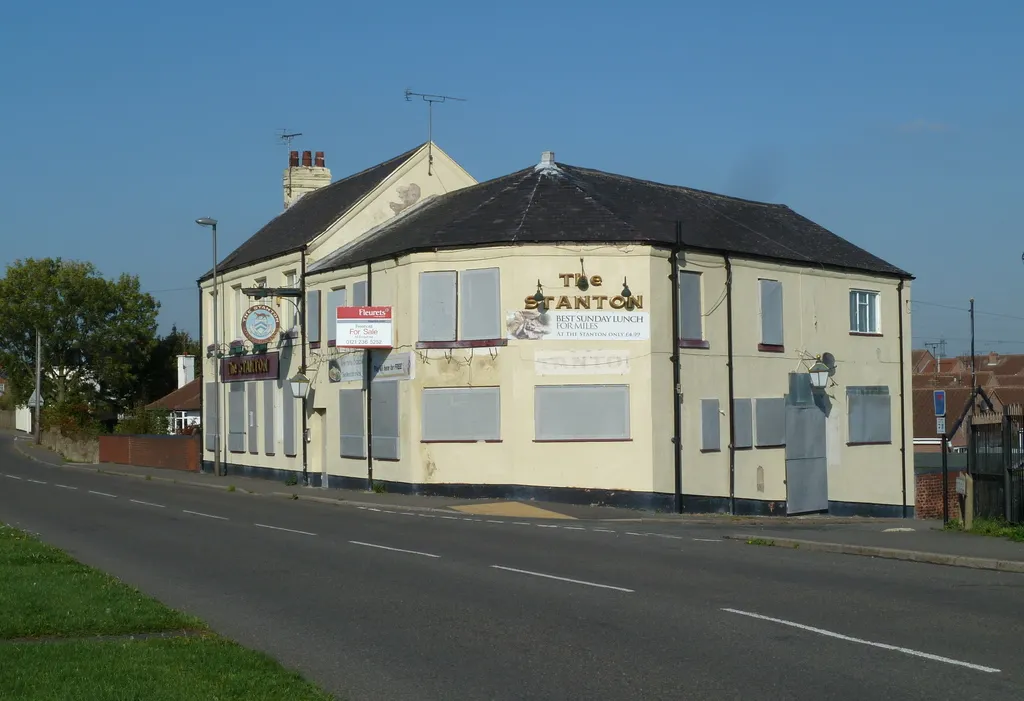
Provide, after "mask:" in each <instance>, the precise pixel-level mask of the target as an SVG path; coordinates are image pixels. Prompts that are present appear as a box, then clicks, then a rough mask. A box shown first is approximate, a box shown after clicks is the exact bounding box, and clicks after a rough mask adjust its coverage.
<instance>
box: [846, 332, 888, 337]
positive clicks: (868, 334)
mask: <svg viewBox="0 0 1024 701" xmlns="http://www.w3.org/2000/svg"><path fill="white" fill-rule="evenodd" d="M850 335H851V336H868V337H871V338H881V336H882V334H880V333H878V332H877V331H851V332H850Z"/></svg>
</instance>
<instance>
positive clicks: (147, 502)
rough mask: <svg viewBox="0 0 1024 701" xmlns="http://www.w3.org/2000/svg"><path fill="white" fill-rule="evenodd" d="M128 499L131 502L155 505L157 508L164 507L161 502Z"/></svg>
mask: <svg viewBox="0 0 1024 701" xmlns="http://www.w3.org/2000/svg"><path fill="white" fill-rule="evenodd" d="M128 501H130V502H132V503H133V504H142V505H143V506H155V507H156V508H158V509H163V508H166V507H165V506H164V505H163V504H154V503H152V502H149V501H139V500H138V499H129V500H128Z"/></svg>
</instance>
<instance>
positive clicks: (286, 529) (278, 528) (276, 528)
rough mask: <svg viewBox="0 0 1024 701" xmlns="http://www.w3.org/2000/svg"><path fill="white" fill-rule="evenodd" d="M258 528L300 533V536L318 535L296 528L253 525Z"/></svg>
mask: <svg viewBox="0 0 1024 701" xmlns="http://www.w3.org/2000/svg"><path fill="white" fill-rule="evenodd" d="M252 525H254V526H257V527H258V528H269V529H271V530H274V531H287V532H288V533H298V534H299V535H316V533H310V532H309V531H297V530H295V529H294V528H281V527H280V526H268V525H267V524H265V523H254V524H252Z"/></svg>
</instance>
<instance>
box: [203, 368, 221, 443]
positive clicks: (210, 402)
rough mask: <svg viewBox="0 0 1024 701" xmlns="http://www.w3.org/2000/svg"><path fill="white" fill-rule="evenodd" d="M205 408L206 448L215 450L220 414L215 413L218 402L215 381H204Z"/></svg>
mask: <svg viewBox="0 0 1024 701" xmlns="http://www.w3.org/2000/svg"><path fill="white" fill-rule="evenodd" d="M203 402H204V403H205V404H204V406H205V408H206V419H205V421H204V423H205V424H206V425H205V426H203V429H204V433H205V434H206V449H207V450H217V432H218V431H220V415H219V414H218V413H217V409H218V407H219V404H220V402H219V401H218V398H217V383H216V382H207V383H206V396H205V397H203Z"/></svg>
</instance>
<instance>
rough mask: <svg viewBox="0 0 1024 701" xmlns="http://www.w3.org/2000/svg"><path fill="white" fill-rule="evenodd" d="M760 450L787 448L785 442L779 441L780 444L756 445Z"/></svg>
mask: <svg viewBox="0 0 1024 701" xmlns="http://www.w3.org/2000/svg"><path fill="white" fill-rule="evenodd" d="M754 447H755V448H757V449H758V450H778V449H779V448H785V447H786V444H785V443H779V444H778V445H755V446H754Z"/></svg>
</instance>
